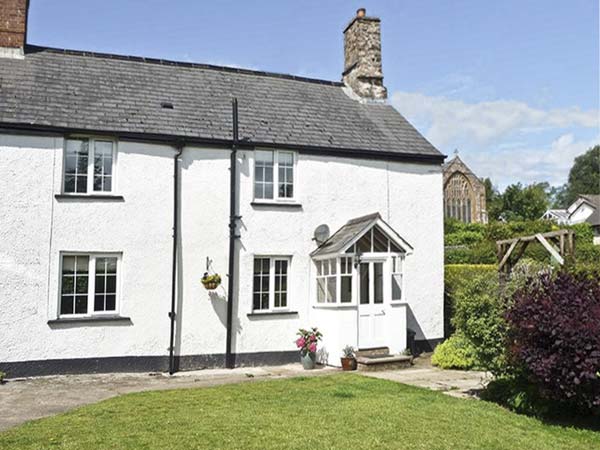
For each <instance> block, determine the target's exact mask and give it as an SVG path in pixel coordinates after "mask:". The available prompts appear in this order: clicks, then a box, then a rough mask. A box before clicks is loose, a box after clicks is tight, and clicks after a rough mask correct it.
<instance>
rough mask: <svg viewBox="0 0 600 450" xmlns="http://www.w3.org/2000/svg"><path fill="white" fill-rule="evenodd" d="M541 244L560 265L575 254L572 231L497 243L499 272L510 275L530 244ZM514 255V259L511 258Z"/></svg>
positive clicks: (560, 231)
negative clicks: (567, 257)
mask: <svg viewBox="0 0 600 450" xmlns="http://www.w3.org/2000/svg"><path fill="white" fill-rule="evenodd" d="M535 241H537V242H539V243H540V244H542V246H543V247H544V248H545V249H546V250H548V253H550V256H552V258H554V260H555V261H556V262H558V263H559V264H560V265H563V264H564V263H565V257H566V256H572V255H574V253H575V234H574V233H573V231H572V230H558V231H550V232H548V233H538V234H534V235H532V236H522V237H517V238H512V239H504V240H502V241H497V242H496V246H497V248H498V261H499V263H498V271H499V272H505V273H510V271H511V269H512V267H513V266H514V265H515V264H516V263H517V262H518V261H519V259H521V257H522V256H523V254H524V253H525V250H526V249H527V246H528V245H529V243H530V242H535ZM513 253H514V255H515V256H514V257H513V258H512V259H511V256H512V255H513Z"/></svg>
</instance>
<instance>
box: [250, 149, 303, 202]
mask: <svg viewBox="0 0 600 450" xmlns="http://www.w3.org/2000/svg"><path fill="white" fill-rule="evenodd" d="M254 155H255V156H254V198H255V199H256V200H293V199H294V195H295V192H294V167H295V165H294V162H295V161H294V158H295V154H294V152H288V151H283V150H272V151H271V150H256V151H255V152H254Z"/></svg>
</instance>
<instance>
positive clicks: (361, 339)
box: [358, 260, 386, 349]
mask: <svg viewBox="0 0 600 450" xmlns="http://www.w3.org/2000/svg"><path fill="white" fill-rule="evenodd" d="M384 262H385V261H384V260H374V261H364V262H361V263H360V265H359V268H358V269H359V273H358V348H359V349H366V348H374V347H385V346H386V339H385V336H386V326H385V325H386V323H385V303H386V302H385V301H384V297H385V296H384V283H383V279H384V276H383V274H384Z"/></svg>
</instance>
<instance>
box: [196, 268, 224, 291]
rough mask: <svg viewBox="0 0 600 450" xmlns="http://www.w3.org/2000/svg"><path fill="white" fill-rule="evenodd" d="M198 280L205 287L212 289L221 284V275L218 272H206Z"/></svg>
mask: <svg viewBox="0 0 600 450" xmlns="http://www.w3.org/2000/svg"><path fill="white" fill-rule="evenodd" d="M200 281H201V282H202V285H203V286H204V288H205V289H207V290H209V291H212V290H214V289H216V288H218V287H219V286H220V285H221V275H219V274H218V273H216V274H214V275H209V274H208V272H206V273H205V274H204V276H203V277H202V279H201V280H200Z"/></svg>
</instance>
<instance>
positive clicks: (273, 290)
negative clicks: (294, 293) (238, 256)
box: [252, 256, 292, 311]
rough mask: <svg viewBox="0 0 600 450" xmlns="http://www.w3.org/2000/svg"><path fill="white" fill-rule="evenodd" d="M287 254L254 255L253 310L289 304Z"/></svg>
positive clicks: (278, 308) (286, 306)
mask: <svg viewBox="0 0 600 450" xmlns="http://www.w3.org/2000/svg"><path fill="white" fill-rule="evenodd" d="M291 260H292V258H291V257H289V256H255V257H254V271H253V288H252V309H253V311H272V310H280V309H287V308H288V306H289V282H288V280H289V271H290V263H291Z"/></svg>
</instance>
